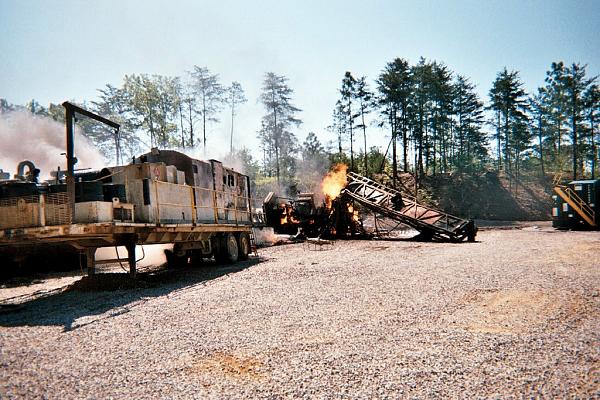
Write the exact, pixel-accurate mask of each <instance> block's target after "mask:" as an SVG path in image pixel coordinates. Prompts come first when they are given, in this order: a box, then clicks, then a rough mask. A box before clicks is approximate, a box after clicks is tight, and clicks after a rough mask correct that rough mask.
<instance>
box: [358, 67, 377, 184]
mask: <svg viewBox="0 0 600 400" xmlns="http://www.w3.org/2000/svg"><path fill="white" fill-rule="evenodd" d="M354 99H355V100H356V102H357V103H358V104H357V106H358V113H357V114H358V116H360V124H358V125H357V126H356V127H357V128H362V131H363V143H364V147H363V153H364V154H363V157H364V164H363V165H364V174H365V175H366V176H369V173H368V167H369V162H368V157H369V155H368V151H369V150H368V148H367V124H366V122H365V116H366V115H367V114H369V113H370V112H371V109H372V107H373V93H372V92H371V91H370V89H369V85H368V84H367V78H366V77H364V76H363V77H360V78H359V79H358V80H357V81H356V85H355V91H354Z"/></svg>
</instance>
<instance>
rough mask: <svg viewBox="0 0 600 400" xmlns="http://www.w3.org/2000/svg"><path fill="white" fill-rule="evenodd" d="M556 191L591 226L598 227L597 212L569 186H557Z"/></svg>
mask: <svg viewBox="0 0 600 400" xmlns="http://www.w3.org/2000/svg"><path fill="white" fill-rule="evenodd" d="M554 191H555V192H556V194H558V195H559V196H560V197H562V199H563V200H565V201H566V202H567V204H569V205H570V206H571V207H572V208H573V209H574V210H575V211H576V212H577V213H578V214H579V215H580V216H581V217H582V218H583V219H584V220H585V222H587V223H588V224H589V225H591V226H594V227H595V226H596V212H595V211H594V210H593V209H592V208H591V207H590V206H589V205H588V204H587V203H586V202H585V201H584V200H583V199H582V198H581V197H579V195H578V194H577V193H575V191H574V190H573V189H571V188H570V187H568V186H561V185H556V186H554Z"/></svg>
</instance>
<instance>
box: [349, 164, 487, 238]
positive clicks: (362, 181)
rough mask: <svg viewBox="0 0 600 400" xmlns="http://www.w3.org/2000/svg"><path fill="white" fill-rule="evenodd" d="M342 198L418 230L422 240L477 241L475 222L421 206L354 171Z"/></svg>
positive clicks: (350, 174) (412, 199)
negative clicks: (348, 198)
mask: <svg viewBox="0 0 600 400" xmlns="http://www.w3.org/2000/svg"><path fill="white" fill-rule="evenodd" d="M341 195H345V196H348V197H350V198H352V199H353V200H355V201H357V202H358V203H360V204H362V205H363V206H365V207H367V208H368V209H370V210H372V211H374V212H376V213H379V214H381V215H383V216H385V217H387V218H390V219H393V220H395V221H398V222H401V223H403V224H406V225H408V226H410V227H412V228H414V229H416V230H417V231H419V232H420V233H421V237H422V238H426V239H432V240H438V241H446V242H461V241H463V240H465V239H467V240H468V241H470V242H472V241H475V235H476V234H477V228H476V227H475V223H474V221H473V220H470V219H462V218H459V217H456V216H453V215H450V214H447V213H444V212H442V211H439V210H435V209H433V208H431V207H428V206H425V205H423V204H419V203H418V202H417V200H416V199H415V198H414V197H411V196H409V195H407V194H403V193H401V192H400V191H398V190H396V189H393V188H391V187H388V186H385V185H383V184H381V183H378V182H375V181H373V180H371V179H369V178H366V177H364V176H361V175H358V174H356V173H354V172H349V173H348V184H347V185H346V187H345V188H344V190H342V192H341Z"/></svg>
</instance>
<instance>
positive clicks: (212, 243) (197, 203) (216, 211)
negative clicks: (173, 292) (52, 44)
mask: <svg viewBox="0 0 600 400" xmlns="http://www.w3.org/2000/svg"><path fill="white" fill-rule="evenodd" d="M63 106H64V107H65V109H66V111H67V112H66V125H67V127H66V131H67V152H66V154H67V172H66V179H65V181H66V182H63V181H62V180H61V179H60V177H61V174H60V173H56V174H55V176H56V179H53V180H51V181H47V182H43V183H38V182H37V181H38V175H39V170H37V169H36V168H35V165H34V164H33V163H32V162H30V161H26V162H23V163H21V164H19V168H18V174H17V176H16V177H15V179H14V180H5V181H1V182H0V258H2V259H7V258H8V259H10V258H12V259H22V258H23V257H24V256H25V257H26V256H27V254H29V253H35V252H39V249H41V248H54V249H55V248H57V247H61V246H62V247H63V248H64V247H65V246H68V247H70V248H74V249H76V250H77V251H79V252H81V253H82V254H84V255H85V258H86V266H87V270H88V273H89V274H93V273H94V272H95V252H96V249H97V248H100V247H108V246H125V247H126V249H127V251H128V256H127V260H128V262H129V267H130V273H131V275H132V276H135V273H136V255H135V248H136V245H142V244H165V243H172V244H174V246H173V250H172V251H171V252H170V253H169V254H168V257H167V258H168V259H169V261H170V262H171V263H172V264H185V263H187V261H188V259H190V258H191V257H193V256H196V257H210V256H214V257H215V258H216V259H217V260H219V261H228V262H235V261H237V260H238V259H245V258H247V257H248V254H249V253H250V251H251V242H250V240H251V225H252V217H251V208H250V204H251V201H250V200H251V199H250V184H249V179H248V177H247V176H246V175H243V174H241V173H239V172H236V171H234V170H233V169H231V168H227V167H225V166H223V165H222V163H221V162H220V161H217V160H209V161H202V160H196V159H193V158H191V157H188V156H187V155H185V154H182V153H179V152H177V151H172V150H159V149H152V150H151V151H150V152H149V153H146V154H143V155H141V156H140V157H138V158H135V159H134V160H133V162H132V163H131V164H129V165H118V166H113V167H106V168H103V169H102V170H100V171H83V172H82V171H79V172H77V171H75V168H74V165H75V163H76V162H77V161H76V158H75V155H74V150H73V149H74V146H73V141H74V136H73V122H74V115H75V114H76V113H80V114H83V115H86V116H88V117H91V118H94V119H96V120H98V121H101V122H103V123H106V124H108V125H109V126H111V127H114V128H116V129H118V124H115V123H114V122H112V121H109V120H107V119H105V118H103V117H100V116H98V115H96V114H93V113H91V112H89V111H87V110H83V109H81V108H79V107H77V106H74V105H72V104H70V103H67V102H65V103H63ZM26 168H27V170H28V172H27V173H25V169H26Z"/></svg>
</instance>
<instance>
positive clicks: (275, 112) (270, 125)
mask: <svg viewBox="0 0 600 400" xmlns="http://www.w3.org/2000/svg"><path fill="white" fill-rule="evenodd" d="M287 81H288V79H287V78H286V77H285V76H280V75H276V74H274V73H273V72H268V73H266V74H265V78H264V80H263V86H262V91H261V95H260V101H261V103H262V104H263V106H264V107H265V111H266V112H267V113H266V114H265V115H264V116H263V118H262V123H261V125H262V126H261V129H260V130H259V131H258V138H259V140H260V142H261V149H262V150H263V172H264V173H265V175H267V176H274V177H275V178H276V181H277V183H278V184H281V183H283V184H289V183H291V182H292V181H293V179H294V177H295V172H296V160H295V155H296V153H297V151H298V140H297V139H296V135H294V133H293V132H292V131H291V130H290V129H291V128H292V127H294V126H298V125H300V124H301V123H302V121H301V120H300V119H298V118H297V117H296V114H297V113H298V112H300V111H301V110H300V109H299V108H297V107H295V106H294V105H293V104H292V94H293V93H294V91H293V89H291V88H290V87H289V86H288V84H287Z"/></svg>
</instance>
